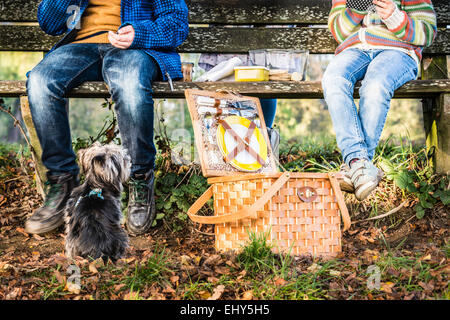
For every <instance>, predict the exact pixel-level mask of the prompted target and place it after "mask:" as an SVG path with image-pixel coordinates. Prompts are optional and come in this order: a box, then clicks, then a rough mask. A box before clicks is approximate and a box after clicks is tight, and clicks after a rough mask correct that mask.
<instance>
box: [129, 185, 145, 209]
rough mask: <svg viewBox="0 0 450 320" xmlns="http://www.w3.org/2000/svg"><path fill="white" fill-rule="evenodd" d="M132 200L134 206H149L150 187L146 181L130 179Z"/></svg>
mask: <svg viewBox="0 0 450 320" xmlns="http://www.w3.org/2000/svg"><path fill="white" fill-rule="evenodd" d="M129 184H130V198H131V200H132V201H133V203H134V204H141V205H146V204H147V192H148V190H147V189H148V186H147V181H145V180H134V179H130V181H129Z"/></svg>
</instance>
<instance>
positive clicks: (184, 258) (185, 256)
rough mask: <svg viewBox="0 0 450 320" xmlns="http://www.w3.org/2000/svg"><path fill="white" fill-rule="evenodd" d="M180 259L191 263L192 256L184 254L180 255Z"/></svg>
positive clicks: (183, 262)
mask: <svg viewBox="0 0 450 320" xmlns="http://www.w3.org/2000/svg"><path fill="white" fill-rule="evenodd" d="M180 260H181V264H183V265H189V262H190V261H191V257H189V256H187V255H185V254H184V255H182V256H181V257H180Z"/></svg>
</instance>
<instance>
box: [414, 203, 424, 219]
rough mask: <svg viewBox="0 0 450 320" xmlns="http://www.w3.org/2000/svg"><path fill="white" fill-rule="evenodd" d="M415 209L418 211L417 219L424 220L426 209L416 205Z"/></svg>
mask: <svg viewBox="0 0 450 320" xmlns="http://www.w3.org/2000/svg"><path fill="white" fill-rule="evenodd" d="M414 209H415V210H416V217H417V219H422V218H423V217H424V216H425V209H424V208H423V207H422V206H421V205H419V204H416V205H415V206H414Z"/></svg>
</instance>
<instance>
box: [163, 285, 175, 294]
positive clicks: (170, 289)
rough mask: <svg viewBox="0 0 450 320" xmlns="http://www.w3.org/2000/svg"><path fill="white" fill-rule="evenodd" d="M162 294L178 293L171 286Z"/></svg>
mask: <svg viewBox="0 0 450 320" xmlns="http://www.w3.org/2000/svg"><path fill="white" fill-rule="evenodd" d="M162 292H164V293H175V292H176V291H175V290H174V289H173V288H172V287H171V286H170V285H167V286H166V287H165V288H164V290H163V291H162Z"/></svg>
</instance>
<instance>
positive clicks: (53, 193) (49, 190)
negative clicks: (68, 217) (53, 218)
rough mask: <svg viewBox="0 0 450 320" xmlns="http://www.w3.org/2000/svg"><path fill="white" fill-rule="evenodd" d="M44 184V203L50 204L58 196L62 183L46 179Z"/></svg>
mask: <svg viewBox="0 0 450 320" xmlns="http://www.w3.org/2000/svg"><path fill="white" fill-rule="evenodd" d="M44 185H45V189H46V197H45V202H44V205H45V206H52V203H53V201H54V200H55V198H56V197H57V196H58V194H59V192H60V191H61V189H62V186H63V185H62V184H61V183H51V182H49V181H46V182H45V184H44Z"/></svg>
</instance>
